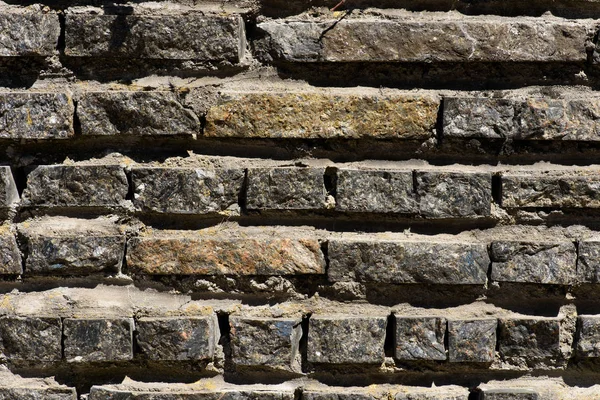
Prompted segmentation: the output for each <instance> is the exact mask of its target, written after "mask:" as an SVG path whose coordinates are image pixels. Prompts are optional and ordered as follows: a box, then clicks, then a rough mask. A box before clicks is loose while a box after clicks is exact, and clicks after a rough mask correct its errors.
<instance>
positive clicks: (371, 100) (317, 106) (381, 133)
mask: <svg viewBox="0 0 600 400" xmlns="http://www.w3.org/2000/svg"><path fill="white" fill-rule="evenodd" d="M438 108H439V101H438V100H436V99H434V98H433V97H431V96H415V95H389V96H375V95H372V96H371V95H364V96H360V95H346V94H344V95H339V96H335V95H327V94H321V93H302V92H299V93H236V92H225V93H224V94H222V95H221V98H220V99H219V101H218V103H217V104H215V105H213V106H212V107H210V108H209V110H208V113H207V115H206V127H205V131H204V135H205V136H208V137H238V138H304V139H311V138H312V139H316V138H325V139H334V138H344V139H359V138H374V139H424V140H425V139H429V138H431V137H433V130H434V129H435V123H436V118H437V112H438Z"/></svg>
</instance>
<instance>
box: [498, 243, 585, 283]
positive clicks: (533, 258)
mask: <svg viewBox="0 0 600 400" xmlns="http://www.w3.org/2000/svg"><path fill="white" fill-rule="evenodd" d="M490 254H491V258H492V280H494V281H500V282H529V283H542V284H555V285H568V284H571V283H573V282H574V281H575V279H576V276H577V268H576V267H577V254H576V251H575V244H574V243H572V242H568V241H551V240H548V241H545V242H542V241H540V242H527V241H494V242H492V245H491V250H490Z"/></svg>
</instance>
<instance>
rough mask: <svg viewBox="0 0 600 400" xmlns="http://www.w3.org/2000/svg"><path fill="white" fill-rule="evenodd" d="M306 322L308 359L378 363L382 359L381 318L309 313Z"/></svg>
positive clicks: (343, 362)
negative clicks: (311, 314)
mask: <svg viewBox="0 0 600 400" xmlns="http://www.w3.org/2000/svg"><path fill="white" fill-rule="evenodd" d="M309 325H310V326H309V330H308V350H307V357H308V361H309V362H312V363H326V364H379V363H382V362H383V360H384V351H383V343H384V340H385V330H386V325H387V320H386V318H385V317H366V316H364V317H354V316H349V315H344V316H325V315H322V316H320V315H313V316H312V317H311V318H310V321H309Z"/></svg>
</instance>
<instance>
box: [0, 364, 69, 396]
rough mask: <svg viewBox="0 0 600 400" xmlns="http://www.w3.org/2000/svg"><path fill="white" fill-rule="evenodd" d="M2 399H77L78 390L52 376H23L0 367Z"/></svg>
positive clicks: (0, 394) (0, 392) (0, 393)
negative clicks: (61, 383)
mask: <svg viewBox="0 0 600 400" xmlns="http://www.w3.org/2000/svg"><path fill="white" fill-rule="evenodd" d="M0 399H2V400H77V392H76V391H75V388H70V387H67V386H64V385H59V384H58V383H57V382H56V381H55V380H54V379H52V378H22V377H21V376H19V375H14V374H12V373H11V372H9V371H8V369H6V370H3V369H0Z"/></svg>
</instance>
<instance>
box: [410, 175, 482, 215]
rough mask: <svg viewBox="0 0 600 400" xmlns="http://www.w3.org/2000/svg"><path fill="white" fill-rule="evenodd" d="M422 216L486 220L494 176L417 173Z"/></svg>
mask: <svg viewBox="0 0 600 400" xmlns="http://www.w3.org/2000/svg"><path fill="white" fill-rule="evenodd" d="M416 175H417V176H416V180H417V188H416V189H417V194H418V195H419V213H420V214H421V215H422V216H424V217H427V218H468V217H487V216H489V215H490V212H491V204H492V175H491V174H490V173H487V172H472V173H468V172H435V171H417V172H416Z"/></svg>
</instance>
